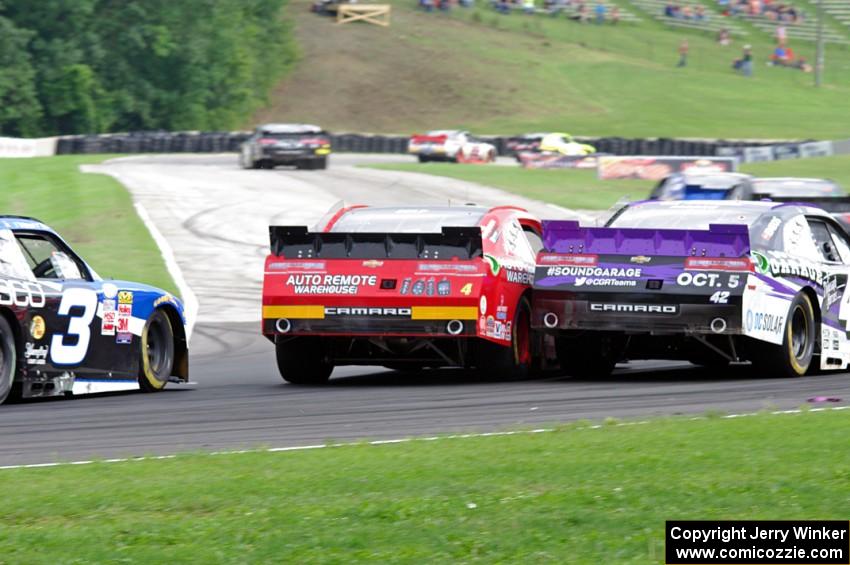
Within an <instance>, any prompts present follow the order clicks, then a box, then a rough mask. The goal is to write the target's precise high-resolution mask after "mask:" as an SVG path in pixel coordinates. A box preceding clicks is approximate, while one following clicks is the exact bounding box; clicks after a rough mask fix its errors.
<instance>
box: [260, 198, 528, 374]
mask: <svg viewBox="0 0 850 565" xmlns="http://www.w3.org/2000/svg"><path fill="white" fill-rule="evenodd" d="M269 230H270V239H271V253H270V254H269V256H268V257H267V258H266V264H265V276H264V282H263V312H262V318H263V321H262V331H263V334H264V335H265V336H266V337H267V338H268V339H269V340H270V341H272V342H273V343H274V344H275V347H276V350H277V363H278V368H279V369H280V373H281V376H282V377H283V379H284V380H286V381H289V382H293V383H301V384H318V383H323V382H325V381H327V379H328V378H329V377H330V374H331V372H332V371H333V368H334V366H337V365H384V366H386V367H390V368H394V369H401V370H403V369H419V368H423V367H438V366H455V367H477V368H481V369H484V370H489V371H494V372H497V373H501V374H507V375H510V376H522V375H524V374H526V373H527V372H528V370H529V368H530V366H531V364H532V358H534V357H536V355H535V353H536V351H533V350H534V349H535V348H536V347H537V346H536V343H535V342H534V340H533V339H532V337H531V334H530V330H529V313H530V306H529V289H530V285H531V283H532V280H533V275H534V261H535V256H536V253H537V251H538V250H539V249H540V248H541V247H542V241H541V239H540V233H541V224H540V221H539V220H538V219H537V218H535V217H534V216H532V215H531V214H529V213H528V212H527V211H525V210H523V209H521V208H516V207H512V206H500V207H496V208H484V207H479V206H432V207H395V208H378V207H367V206H351V207H347V208H342V209H339V210H337V211H335V212H333V211H332V213H329V214H328V215H327V216H326V217H325V218H324V219H323V220H322V221H320V223H319V225H318V226H317V228H316V231H308V229H307V228H306V227H303V226H300V227H281V226H272V227H270V228H269Z"/></svg>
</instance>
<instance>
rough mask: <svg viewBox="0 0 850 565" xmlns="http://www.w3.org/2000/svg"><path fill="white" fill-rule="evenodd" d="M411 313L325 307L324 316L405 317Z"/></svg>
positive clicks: (407, 309) (388, 309)
mask: <svg viewBox="0 0 850 565" xmlns="http://www.w3.org/2000/svg"><path fill="white" fill-rule="evenodd" d="M411 313H412V309H411V308H392V307H390V308H367V307H361V306H336V307H330V306H325V316H388V317H407V318H409V317H410V315H411Z"/></svg>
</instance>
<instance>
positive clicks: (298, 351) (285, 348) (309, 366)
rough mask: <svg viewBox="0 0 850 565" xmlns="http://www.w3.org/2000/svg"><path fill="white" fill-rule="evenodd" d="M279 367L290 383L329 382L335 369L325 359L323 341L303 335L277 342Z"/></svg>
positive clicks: (282, 375)
mask: <svg viewBox="0 0 850 565" xmlns="http://www.w3.org/2000/svg"><path fill="white" fill-rule="evenodd" d="M275 353H276V354H277V369H278V371H280V376H281V377H282V378H283V380H285V381H286V382H288V383H292V384H298V385H321V384H325V383H326V382H328V379H329V378H330V376H331V373H332V372H333V370H334V366H333V364H331V363H329V362H328V361H327V360H326V359H325V352H324V348H323V347H322V341H321V339H320V338H316V337H301V338H295V339H290V340H289V341H279V342H277V343H276V344H275Z"/></svg>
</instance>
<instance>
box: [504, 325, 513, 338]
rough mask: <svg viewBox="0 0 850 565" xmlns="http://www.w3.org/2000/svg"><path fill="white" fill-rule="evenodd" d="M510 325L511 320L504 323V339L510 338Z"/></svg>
mask: <svg viewBox="0 0 850 565" xmlns="http://www.w3.org/2000/svg"><path fill="white" fill-rule="evenodd" d="M511 326H513V322H508V323H507V324H505V339H506V340H508V341H510V340H511Z"/></svg>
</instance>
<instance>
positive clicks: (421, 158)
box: [416, 155, 431, 163]
mask: <svg viewBox="0 0 850 565" xmlns="http://www.w3.org/2000/svg"><path fill="white" fill-rule="evenodd" d="M416 157H417V158H418V159H419V162H420V163H427V162H429V161H430V160H431V158H430V157H428V156H427V155H417V156H416Z"/></svg>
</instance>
